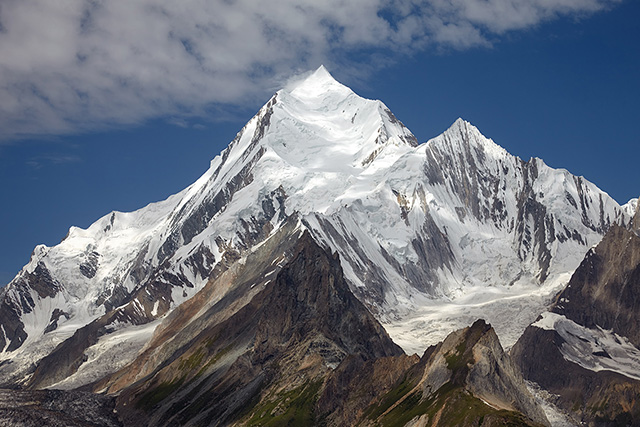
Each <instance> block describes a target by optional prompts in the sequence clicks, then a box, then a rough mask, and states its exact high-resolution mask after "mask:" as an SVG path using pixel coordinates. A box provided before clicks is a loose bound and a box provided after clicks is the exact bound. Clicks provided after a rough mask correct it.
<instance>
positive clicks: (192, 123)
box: [0, 0, 640, 285]
mask: <svg viewBox="0 0 640 427" xmlns="http://www.w3.org/2000/svg"><path fill="white" fill-rule="evenodd" d="M254 3H255V2H251V1H249V0H238V1H235V2H230V1H224V2H223V1H220V2H216V1H206V0H190V1H186V2H182V3H181V4H183V5H184V4H186V5H187V7H183V8H177V7H176V6H175V4H177V3H175V2H170V1H168V0H167V1H163V0H143V1H140V2H135V5H132V3H131V2H124V1H123V2H120V1H113V2H109V3H106V4H103V3H96V2H88V1H83V0H76V1H70V2H69V3H68V4H67V7H65V8H60V7H59V6H55V5H52V3H51V2H47V1H44V0H20V1H16V0H7V1H6V2H4V3H3V4H2V7H0V200H2V209H0V232H1V236H2V242H1V243H0V285H4V284H6V283H7V282H8V281H10V280H11V278H12V277H13V276H14V275H15V274H16V273H17V271H18V270H19V269H20V268H21V267H22V266H23V265H24V264H25V263H26V262H28V260H29V256H30V253H31V251H32V250H33V248H34V246H35V245H37V244H39V243H44V244H47V245H54V244H56V243H57V242H59V241H60V240H61V239H62V238H63V237H64V236H65V234H66V232H67V230H68V228H69V227H70V226H72V225H74V226H80V227H87V226H88V225H89V224H91V223H92V222H93V221H95V220H96V219H98V218H99V217H101V216H103V215H105V214H107V213H109V212H110V211H112V210H120V211H130V210H134V209H137V208H140V207H142V206H144V205H146V204H147V203H150V202H153V201H157V200H161V199H164V198H166V197H167V196H168V195H170V194H173V193H175V192H178V191H180V190H181V189H183V188H184V187H186V186H187V185H189V184H190V183H192V182H193V181H195V179H197V177H198V176H200V175H201V174H202V173H203V172H204V171H205V170H206V169H207V167H208V164H209V161H210V160H211V159H212V158H213V157H214V156H215V155H216V154H218V153H219V152H220V151H221V150H222V149H224V148H225V147H226V145H227V144H228V143H229V141H231V139H233V137H234V136H235V133H236V132H237V131H238V130H240V128H241V127H242V126H243V125H244V123H245V122H246V121H247V120H248V119H249V118H250V117H251V116H252V115H253V114H254V113H255V112H256V111H257V110H258V109H259V108H260V107H261V105H262V104H263V103H264V102H266V101H267V100H268V98H269V97H270V95H271V94H272V93H273V92H274V91H275V90H277V89H278V88H279V87H281V86H282V85H284V83H285V82H286V81H287V79H288V78H290V77H291V76H293V75H295V74H297V73H300V72H304V71H306V70H309V69H314V68H316V67H317V66H319V65H320V64H325V65H326V66H327V68H328V69H329V70H330V71H331V72H332V74H333V75H334V76H335V77H336V78H337V79H338V80H340V81H342V82H343V83H345V84H347V85H349V86H350V87H351V88H353V89H354V90H355V91H356V92H357V93H358V94H360V95H362V96H365V97H367V98H377V99H381V100H382V101H384V102H385V103H386V104H387V105H388V106H389V107H390V108H391V110H392V111H393V112H394V113H395V114H396V116H397V117H398V118H399V119H400V120H402V121H403V122H404V123H405V124H406V125H407V126H408V127H409V128H410V129H411V130H412V131H413V133H414V134H415V135H416V136H417V137H418V139H419V140H420V141H426V140H428V139H429V138H431V137H434V136H436V135H438V134H439V133H441V132H442V131H444V130H445V129H446V128H447V127H448V126H449V125H451V123H453V121H454V120H455V119H456V118H458V117H462V118H464V119H466V120H468V121H470V122H471V123H473V124H474V125H476V126H477V127H478V128H479V129H480V131H481V132H482V133H484V134H485V135H486V136H488V137H490V138H493V139H494V141H495V142H497V143H498V144H500V145H502V146H503V147H505V148H506V149H507V150H508V151H509V152H511V153H512V154H515V155H518V156H520V157H521V158H523V159H528V158H529V157H531V156H536V157H541V158H543V159H544V160H545V162H547V164H549V165H550V166H552V167H559V168H566V169H568V170H569V171H571V172H572V173H574V174H577V175H583V176H585V177H586V178H587V179H589V180H590V181H592V182H594V183H595V184H597V185H598V186H599V187H600V188H602V189H603V190H605V191H607V192H608V193H609V194H610V195H611V196H613V197H614V198H615V199H616V200H617V201H618V202H620V203H625V202H626V201H627V200H628V199H630V198H632V197H637V196H638V195H640V185H639V184H640V173H639V172H638V158H640V137H639V136H638V135H639V134H638V132H637V122H638V119H639V115H640V114H639V113H640V107H639V105H640V103H639V100H640V82H639V80H640V79H639V77H640V49H639V48H638V40H640V29H639V28H638V25H637V19H638V17H640V2H637V1H631V0H626V1H614V0H611V1H607V0H560V1H555V2H549V1H547V0H533V1H524V0H489V1H486V0H448V1H445V0H428V1H423V2H409V1H404V0H396V1H393V2H385V3H382V2H379V3H378V2H375V1H373V2H372V1H364V0H362V1H360V0H354V1H352V2H347V3H348V4H347V5H345V2H340V1H327V2H326V3H322V5H317V4H315V3H314V2H311V1H292V0H277V1H273V3H270V4H271V7H270V8H269V9H270V10H269V11H264V10H254V9H255V6H254V5H253V4H254ZM353 16H358V19H351V17H353ZM141 23H144V25H141Z"/></svg>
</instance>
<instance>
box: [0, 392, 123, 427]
mask: <svg viewBox="0 0 640 427" xmlns="http://www.w3.org/2000/svg"><path fill="white" fill-rule="evenodd" d="M114 409H115V399H114V398H112V397H108V396H100V395H96V394H93V393H87V392H78V391H73V392H63V391H58V390H38V391H24V390H22V391H18V390H2V389H0V425H3V426H22V427H42V426H50V427H87V426H101V427H121V426H122V424H121V422H120V421H119V420H118V417H117V416H116V414H115V412H114Z"/></svg>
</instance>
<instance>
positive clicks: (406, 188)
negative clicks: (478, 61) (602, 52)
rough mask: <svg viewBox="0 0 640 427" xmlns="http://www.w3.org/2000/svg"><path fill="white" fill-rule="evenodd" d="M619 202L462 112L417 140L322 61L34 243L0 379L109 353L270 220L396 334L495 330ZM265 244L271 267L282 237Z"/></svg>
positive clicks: (253, 244)
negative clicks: (122, 197) (475, 327)
mask: <svg viewBox="0 0 640 427" xmlns="http://www.w3.org/2000/svg"><path fill="white" fill-rule="evenodd" d="M629 211H630V210H629V209H627V208H625V207H621V206H619V205H618V204H617V203H616V202H615V201H614V200H613V199H611V198H610V197H609V196H608V195H607V194H606V193H604V192H602V191H601V190H599V189H598V188H597V187H596V186H595V185H593V184H591V183H590V182H588V181H586V180H584V179H583V178H581V177H576V176H573V175H571V174H570V173H569V172H567V171H565V170H555V169H552V168H549V167H548V166H547V165H545V164H544V162H542V161H541V160H540V159H532V160H530V161H528V162H524V161H522V160H521V159H519V158H517V157H514V156H512V155H510V154H509V153H507V152H506V151H505V150H504V149H502V148H500V147H499V146H497V145H496V144H495V143H493V142H492V141H491V140H489V139H487V138H485V137H484V136H483V135H482V134H481V133H480V132H479V131H478V129H476V128H475V127H474V126H472V125H471V124H470V123H468V122H466V121H464V120H461V119H460V120H457V121H456V122H455V123H454V124H453V126H452V127H451V128H450V129H448V130H447V131H445V132H444V133H443V134H442V135H440V136H438V137H436V138H434V139H432V140H429V141H427V142H426V143H423V144H418V143H417V140H416V138H415V137H414V136H413V134H412V133H411V132H410V131H409V130H408V129H407V128H406V127H405V126H404V125H403V124H402V123H401V122H400V121H399V120H398V119H397V118H396V117H395V116H394V115H393V113H391V111H390V110H389V109H388V108H387V107H386V106H385V105H384V104H383V103H382V102H381V101H375V100H368V99H364V98H362V97H359V96H358V95H356V94H355V93H354V92H353V91H351V90H350V89H349V88H347V87H345V86H343V85H342V84H340V83H338V82H337V81H335V80H334V79H333V77H331V75H330V74H329V73H328V72H327V70H326V69H324V67H320V68H319V69H318V70H316V71H315V72H314V73H312V74H310V75H308V76H307V77H306V78H304V79H301V80H300V81H298V82H296V83H294V84H290V85H289V86H288V87H287V88H285V89H282V90H280V91H278V92H277V93H276V94H275V95H274V96H273V97H272V98H271V99H270V100H269V101H268V102H267V103H266V104H265V105H264V106H263V107H262V108H261V109H260V111H259V112H258V113H257V114H256V115H255V116H254V117H253V118H252V119H251V120H249V122H248V123H247V124H246V125H245V126H244V127H243V129H242V130H241V131H240V132H239V133H238V134H237V135H236V137H235V138H234V140H233V141H232V142H231V143H230V144H229V146H228V147H227V148H226V149H225V150H224V151H223V152H222V153H220V155H219V156H216V157H215V158H214V159H213V160H212V162H211V166H210V168H209V169H208V170H207V171H206V172H205V173H204V174H203V175H202V176H201V177H200V178H199V179H198V180H197V181H196V182H195V183H194V184H192V185H191V186H189V187H188V188H186V189H185V190H183V191H181V192H180V193H178V194H175V195H173V196H171V197H169V198H168V199H167V200H165V201H162V202H158V203H153V204H150V205H148V206H146V207H144V208H142V209H140V210H138V211H135V212H130V213H122V212H112V213H110V214H108V215H106V216H104V217H103V218H101V219H99V220H98V221H96V222H95V223H94V224H92V225H91V226H90V227H89V228H87V229H80V228H75V227H72V228H71V229H70V231H69V234H68V236H67V237H66V238H65V239H64V240H63V241H62V242H61V243H60V244H59V245H56V246H54V247H46V246H43V245H41V246H38V247H37V248H36V249H35V250H34V252H33V255H32V257H31V260H30V261H29V263H28V264H27V265H26V266H25V267H24V268H23V269H22V270H21V271H20V273H18V275H17V276H16V277H15V278H14V279H13V280H12V282H11V283H10V284H9V285H8V286H7V287H6V288H5V289H3V290H2V293H1V295H0V330H1V331H2V333H1V334H0V378H2V379H3V381H4V382H5V383H7V384H11V385H15V384H31V385H32V386H34V387H47V386H48V387H58V388H72V387H77V386H80V385H84V384H87V383H90V382H93V381H95V380H98V379H100V378H103V377H104V376H105V375H107V374H110V373H113V372H114V371H117V370H119V369H121V368H123V367H125V366H126V365H127V364H129V363H130V362H132V361H133V360H134V359H136V357H137V356H138V353H139V351H140V350H141V349H142V348H143V347H144V346H145V345H146V344H147V343H148V342H149V340H150V339H151V337H152V335H153V334H154V331H155V330H156V329H157V328H158V325H161V324H162V322H163V319H165V318H167V317H168V316H173V315H174V314H173V313H179V312H180V311H179V310H180V307H185V306H183V305H182V304H184V303H189V304H196V302H198V301H200V303H201V304H204V305H206V304H213V302H214V301H217V300H219V299H224V298H230V297H229V296H228V295H227V294H226V292H227V291H228V289H229V285H228V283H227V284H223V285H220V287H217V288H216V289H210V290H209V291H208V293H207V295H208V297H207V298H211V299H212V300H211V301H209V299H207V298H205V297H204V296H203V295H204V294H203V293H201V291H203V290H204V289H205V288H206V286H207V284H208V283H212V281H216V280H217V279H219V278H220V277H223V276H224V277H228V273H227V272H228V271H234V269H235V268H237V265H238V263H245V262H247V259H248V258H249V257H250V254H252V253H253V252H254V251H255V250H256V249H257V248H259V247H260V246H261V245H264V244H266V242H268V241H269V240H270V239H272V238H273V237H274V236H275V235H276V234H277V233H278V232H279V231H280V230H282V229H283V227H285V226H286V227H294V228H295V229H297V230H299V232H300V233H303V232H305V231H306V232H307V233H308V235H309V236H310V237H311V238H312V239H313V240H314V241H315V242H316V243H317V244H318V245H319V246H320V247H322V248H324V249H326V250H329V251H330V252H331V253H335V254H336V257H337V259H339V261H340V265H341V269H342V271H343V272H344V276H345V280H346V283H347V284H348V286H349V288H350V290H351V291H352V292H353V293H354V294H355V296H356V297H357V298H358V299H359V300H360V301H361V302H362V303H363V304H364V305H365V306H366V307H367V308H368V309H369V310H370V311H371V312H372V313H373V314H374V315H375V316H376V317H377V319H378V320H380V321H382V322H383V323H384V324H385V326H386V328H387V330H388V331H389V334H390V335H391V337H392V338H393V339H394V340H396V342H397V343H398V344H400V345H401V346H402V347H403V348H404V349H405V350H407V351H410V352H414V351H422V350H423V349H424V347H425V346H426V345H427V344H432V343H436V342H437V341H439V340H441V339H443V338H444V337H445V336H446V335H448V334H449V333H450V332H451V331H453V330H456V329H458V328H460V327H464V326H467V325H468V324H471V323H472V322H473V321H474V320H475V319H476V318H480V317H482V318H486V319H487V320H489V321H490V322H491V324H492V325H493V326H494V328H495V330H496V332H497V334H498V336H499V337H500V339H501V340H502V342H503V345H505V346H507V347H509V346H510V345H511V344H513V343H514V342H515V340H516V339H517V338H518V336H519V335H520V334H521V332H522V331H523V330H524V328H525V327H526V326H527V325H528V324H529V323H530V322H531V321H533V320H534V319H535V318H536V317H537V315H538V314H539V313H540V312H541V311H542V307H544V305H545V304H546V303H547V302H548V298H549V296H550V295H552V294H553V293H555V292H556V291H557V290H559V289H560V287H562V285H563V284H565V283H566V281H567V280H568V277H569V275H570V273H571V272H572V271H573V270H574V269H575V268H576V267H577V266H578V264H579V262H580V260H581V259H582V257H583V256H584V254H585V253H586V251H587V250H588V249H589V248H590V247H591V246H593V245H594V244H596V243H597V242H598V241H599V240H600V239H601V238H602V235H603V234H604V233H605V232H606V231H607V230H608V229H609V227H610V226H611V225H612V224H613V223H615V222H618V223H621V224H628V223H629V221H630V220H631V215H630V214H629ZM272 256H273V259H272V260H269V262H273V265H274V267H273V269H274V271H275V270H277V268H278V267H277V266H278V265H279V262H280V261H282V260H284V259H287V257H288V254H287V253H283V252H281V251H280V250H279V249H277V248H275V249H274V252H273V254H272ZM225 274H227V275H225ZM228 280H231V279H230V278H229V279H228ZM225 283H226V282H225ZM252 289H254V288H253V287H249V288H248V290H247V291H246V292H247V294H246V297H247V298H249V296H251V295H253V293H252V292H253V291H252ZM235 296H237V295H235ZM201 300H206V301H209V302H207V303H206V304H205V302H203V301H201ZM194 301H195V302H194ZM505 301H509V303H505ZM203 307H204V306H203ZM203 309H204V308H203ZM176 310H178V311H176ZM444 313H446V314H444ZM175 315H177V314H175ZM115 355H117V357H116V356H115ZM45 358H46V359H45ZM43 360H47V363H48V365H49V366H48V367H44V366H43V364H42V363H41V361H43ZM34 373H36V375H35V376H34Z"/></svg>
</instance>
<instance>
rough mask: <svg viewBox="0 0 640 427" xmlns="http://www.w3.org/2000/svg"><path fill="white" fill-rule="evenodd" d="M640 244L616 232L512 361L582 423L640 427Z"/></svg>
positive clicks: (520, 342) (627, 232)
mask: <svg viewBox="0 0 640 427" xmlns="http://www.w3.org/2000/svg"><path fill="white" fill-rule="evenodd" d="M639 318H640V236H638V235H637V234H636V232H634V231H633V230H630V229H628V228H625V227H621V226H617V225H616V226H613V227H612V228H611V229H610V230H609V232H608V233H607V234H606V235H605V237H604V238H603V240H602V242H600V244H598V245H597V246H596V247H595V248H594V249H592V250H590V251H589V253H588V254H587V255H586V257H585V259H584V260H583V262H582V263H581V264H580V266H579V267H578V269H577V270H576V271H575V273H574V274H573V276H572V278H571V280H570V282H569V284H568V286H567V287H566V288H565V290H564V291H563V292H561V293H560V294H559V295H558V297H557V300H556V302H555V304H554V306H553V307H552V308H551V311H550V313H544V314H543V315H542V316H541V317H540V318H539V319H538V321H537V322H535V323H534V324H533V325H531V326H529V327H528V328H527V329H526V331H525V333H524V334H523V336H522V337H521V338H520V339H519V340H518V342H517V343H516V345H515V346H514V347H513V348H512V350H511V354H512V357H513V359H514V361H515V362H516V363H517V364H518V365H519V367H520V369H521V370H522V373H523V375H524V377H525V378H527V379H529V380H531V381H534V382H536V383H537V384H538V385H540V386H541V387H542V388H544V389H546V390H548V391H549V392H551V393H552V394H554V395H556V396H557V401H556V402H554V403H555V404H557V405H558V406H559V407H561V408H562V409H564V410H565V411H566V412H568V413H570V414H571V415H572V416H573V417H574V419H575V420H576V421H577V422H583V423H587V424H589V425H605V426H606V425H640V363H638V360H640V350H639V349H640V324H639V323H638V319H639Z"/></svg>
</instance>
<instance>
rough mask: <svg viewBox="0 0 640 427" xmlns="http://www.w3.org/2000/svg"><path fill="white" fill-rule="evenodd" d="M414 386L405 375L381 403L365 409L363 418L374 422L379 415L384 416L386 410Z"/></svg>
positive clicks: (414, 383)
mask: <svg viewBox="0 0 640 427" xmlns="http://www.w3.org/2000/svg"><path fill="white" fill-rule="evenodd" d="M415 386H416V382H415V381H411V380H410V379H409V378H407V375H405V376H404V377H403V378H402V381H400V383H399V384H398V385H397V386H395V387H394V388H393V389H391V390H390V391H389V392H388V393H387V394H386V395H385V396H384V398H383V399H382V402H381V403H380V404H379V405H373V406H371V407H369V409H367V411H366V412H365V416H366V417H367V418H369V419H371V420H375V419H376V418H378V417H380V415H382V414H384V412H385V411H386V410H388V409H389V408H390V407H391V406H392V405H393V404H394V403H396V402H397V401H398V400H400V399H401V398H402V397H403V396H404V395H405V394H407V393H409V392H410V391H411V389H413V388H414V387H415Z"/></svg>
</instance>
